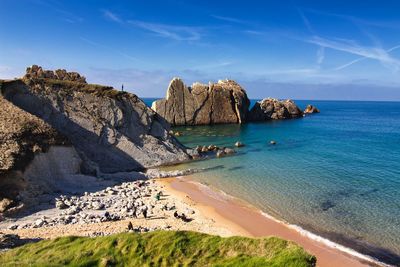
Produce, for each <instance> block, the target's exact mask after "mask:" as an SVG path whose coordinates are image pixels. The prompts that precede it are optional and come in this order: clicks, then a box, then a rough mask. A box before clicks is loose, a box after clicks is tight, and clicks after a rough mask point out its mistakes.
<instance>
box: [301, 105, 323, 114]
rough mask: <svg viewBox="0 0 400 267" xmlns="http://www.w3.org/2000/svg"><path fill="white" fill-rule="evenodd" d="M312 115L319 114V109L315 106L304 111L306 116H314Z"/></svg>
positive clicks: (310, 106) (308, 106)
mask: <svg viewBox="0 0 400 267" xmlns="http://www.w3.org/2000/svg"><path fill="white" fill-rule="evenodd" d="M312 113H319V109H318V108H317V107H316V106H313V105H307V107H306V109H305V110H304V114H312Z"/></svg>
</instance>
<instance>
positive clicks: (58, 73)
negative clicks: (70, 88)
mask: <svg viewBox="0 0 400 267" xmlns="http://www.w3.org/2000/svg"><path fill="white" fill-rule="evenodd" d="M24 78H25V79H54V80H62V81H71V82H79V83H86V78H85V77H83V76H81V75H80V74H79V73H77V72H67V71H66V70H64V69H58V70H55V71H51V70H43V68H42V67H40V66H38V65H32V66H31V67H28V68H26V74H25V76H24Z"/></svg>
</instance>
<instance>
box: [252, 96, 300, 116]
mask: <svg viewBox="0 0 400 267" xmlns="http://www.w3.org/2000/svg"><path fill="white" fill-rule="evenodd" d="M302 116H303V112H302V111H301V110H300V108H299V107H298V106H297V105H296V104H295V103H294V101H292V100H290V99H288V100H283V101H279V100H278V99H275V98H265V99H263V100H261V101H258V102H257V103H255V104H254V106H253V107H252V108H251V110H250V111H249V120H251V121H266V120H280V119H292V118H299V117H302Z"/></svg>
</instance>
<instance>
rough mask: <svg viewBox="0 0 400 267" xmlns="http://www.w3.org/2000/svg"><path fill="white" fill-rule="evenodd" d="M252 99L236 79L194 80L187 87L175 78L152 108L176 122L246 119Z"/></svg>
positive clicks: (213, 122)
mask: <svg viewBox="0 0 400 267" xmlns="http://www.w3.org/2000/svg"><path fill="white" fill-rule="evenodd" d="M249 105H250V100H249V99H248V98H247V94H246V91H245V90H244V89H243V88H242V87H241V86H240V85H239V84H238V83H236V82H235V81H232V80H224V81H218V82H217V83H209V84H208V85H207V84H200V83H194V84H193V85H192V86H191V87H187V86H186V85H185V84H184V83H183V81H182V80H181V79H179V78H174V79H173V80H172V81H171V82H170V84H169V86H168V90H167V96H166V98H165V99H161V100H157V101H155V102H153V105H152V109H153V110H154V111H156V112H157V113H158V114H160V115H161V116H162V117H163V118H165V119H166V120H167V121H168V122H169V123H171V124H172V125H205V124H218V123H244V122H245V119H246V115H247V112H248V107H249Z"/></svg>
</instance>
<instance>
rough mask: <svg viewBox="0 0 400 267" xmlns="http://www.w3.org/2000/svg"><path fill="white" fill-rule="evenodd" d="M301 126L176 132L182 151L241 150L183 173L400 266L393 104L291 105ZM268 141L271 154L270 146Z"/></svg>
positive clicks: (397, 120)
mask: <svg viewBox="0 0 400 267" xmlns="http://www.w3.org/2000/svg"><path fill="white" fill-rule="evenodd" d="M296 102H297V104H298V105H299V106H301V107H304V106H305V105H306V103H311V102H312V104H315V105H316V106H317V107H318V108H320V110H321V113H320V114H314V115H310V116H306V117H305V118H302V119H296V120H286V121H273V122H266V123H249V124H246V125H215V126H196V127H176V130H179V131H182V132H183V136H182V137H179V140H180V141H181V142H182V143H183V144H185V145H186V146H189V147H194V146H196V145H205V144H215V145H219V146H233V144H234V143H235V142H236V141H237V140H240V141H241V142H243V143H245V144H246V146H245V147H243V148H240V149H238V151H239V153H238V154H237V155H236V156H232V157H225V158H218V159H212V160H205V161H197V162H193V163H190V164H185V165H184V166H182V168H183V167H184V168H189V167H190V168H204V167H207V168H211V170H209V171H207V172H203V173H197V174H195V175H193V179H195V180H197V181H200V182H203V183H207V184H209V185H211V186H213V187H216V188H218V189H221V190H223V191H224V192H226V193H228V194H231V195H233V196H236V197H239V198H241V199H244V200H246V201H248V202H250V203H252V204H253V205H255V206H256V207H258V208H260V209H262V210H263V211H265V212H267V213H269V214H271V215H273V216H276V217H279V218H280V219H283V220H285V221H287V222H289V223H292V224H296V225H299V226H301V227H302V228H304V229H306V230H309V231H311V232H314V233H317V234H319V235H321V236H323V237H326V238H328V239H330V240H333V241H335V242H337V243H340V244H342V245H345V246H348V247H351V248H354V249H355V250H357V251H359V252H361V253H364V254H368V255H372V256H374V257H376V258H378V259H380V260H382V261H384V262H386V263H391V264H395V265H400V256H399V255H400V103H399V102H397V103H396V102H335V101H306V102H304V101H296ZM270 140H275V141H276V142H277V144H276V145H275V146H273V145H270V144H269V141H270Z"/></svg>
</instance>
